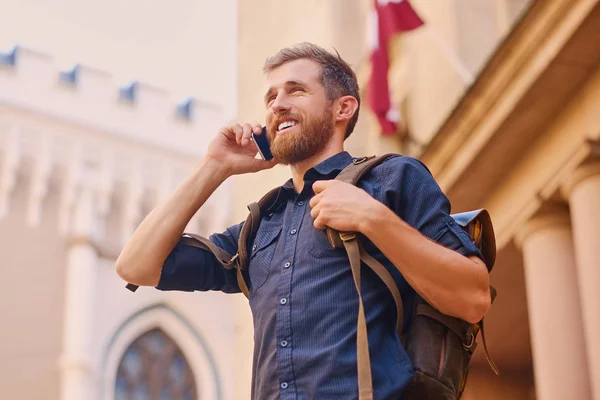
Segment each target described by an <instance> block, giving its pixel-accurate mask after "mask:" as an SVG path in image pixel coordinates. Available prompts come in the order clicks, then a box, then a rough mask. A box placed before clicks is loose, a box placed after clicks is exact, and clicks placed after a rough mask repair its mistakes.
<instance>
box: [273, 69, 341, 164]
mask: <svg viewBox="0 0 600 400" xmlns="http://www.w3.org/2000/svg"><path fill="white" fill-rule="evenodd" d="M320 74H321V66H320V65H319V64H317V63H315V62H314V61H311V60H307V59H301V60H295V61H290V62H288V63H286V64H283V65H282V66H280V67H278V68H276V69H275V70H273V71H271V73H270V74H269V77H268V85H269V89H268V90H267V93H266V95H265V105H266V107H267V115H266V124H267V130H268V135H269V140H270V142H271V152H272V153H273V155H274V156H275V158H277V160H278V161H279V162H280V163H281V164H283V165H288V164H295V163H298V162H301V161H304V160H306V159H308V158H310V157H312V156H314V155H316V154H319V153H320V152H321V151H323V150H324V149H325V147H326V145H327V144H328V142H329V140H330V139H331V137H332V136H333V127H334V121H333V115H332V102H331V101H329V100H328V99H327V96H326V94H325V88H324V87H323V85H321V83H320V82H319V76H320Z"/></svg>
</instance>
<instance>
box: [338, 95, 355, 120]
mask: <svg viewBox="0 0 600 400" xmlns="http://www.w3.org/2000/svg"><path fill="white" fill-rule="evenodd" d="M357 108H358V101H357V100H356V98H355V97H354V96H342V97H340V98H339V99H337V100H336V106H335V121H336V122H342V121H350V119H352V117H353V116H354V114H355V113H356V110H357Z"/></svg>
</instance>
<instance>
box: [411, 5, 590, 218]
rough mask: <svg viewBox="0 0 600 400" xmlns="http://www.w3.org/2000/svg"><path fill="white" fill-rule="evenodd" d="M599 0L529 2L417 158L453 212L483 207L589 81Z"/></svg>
mask: <svg viewBox="0 0 600 400" xmlns="http://www.w3.org/2000/svg"><path fill="white" fill-rule="evenodd" d="M598 2H599V1H598V0H581V1H576V2H574V1H570V0H557V1H549V2H534V3H533V5H532V6H531V8H530V9H529V10H528V12H527V13H526V14H525V15H524V16H523V18H522V19H521V21H520V22H519V23H518V24H517V25H516V27H515V28H514V29H513V31H512V32H511V33H510V34H509V35H508V36H507V37H506V39H505V40H504V41H503V42H502V43H501V45H500V46H499V48H498V50H497V51H496V52H495V53H494V54H493V56H492V57H491V58H490V60H489V62H488V63H487V65H486V66H485V67H484V68H483V70H482V72H481V73H480V75H479V77H478V79H477V80H476V81H475V82H474V84H473V85H472V86H471V88H470V89H469V90H468V91H467V92H466V93H465V94H464V96H463V98H462V99H461V100H460V101H459V103H458V104H457V106H456V107H455V109H454V110H453V111H452V112H451V114H450V115H449V117H448V118H447V119H446V120H445V121H444V123H443V124H442V126H441V128H440V129H439V130H438V132H437V134H436V135H435V136H434V138H433V139H432V141H431V142H430V143H429V144H428V146H427V147H426V148H425V149H424V151H423V153H422V154H420V155H419V158H420V159H422V160H423V161H424V162H425V163H426V164H427V166H428V167H429V168H430V170H431V171H432V173H433V174H434V176H436V179H437V180H438V182H439V183H440V186H441V187H442V188H443V190H444V191H445V192H446V193H448V195H449V197H450V198H451V200H452V202H453V205H455V206H457V208H459V209H462V208H471V207H474V206H476V205H477V204H481V203H482V202H483V200H484V198H485V196H486V194H488V193H489V189H490V188H491V187H493V185H494V184H495V182H496V181H498V180H499V179H501V178H502V174H503V172H502V169H503V167H510V165H511V163H514V162H515V161H516V160H517V159H518V158H519V157H520V155H521V154H522V152H523V151H524V150H525V149H526V148H527V147H528V146H529V145H530V144H531V143H532V142H533V141H534V140H535V138H536V137H537V136H538V135H540V134H541V133H543V127H544V125H546V124H547V123H548V122H549V121H550V120H551V119H552V118H551V117H553V116H554V115H555V114H556V113H558V111H559V110H560V106H561V105H564V104H565V102H567V101H568V100H569V99H570V97H571V96H572V95H573V94H574V93H575V92H576V91H577V90H578V89H579V88H580V86H581V84H582V83H583V82H585V80H586V79H587V78H588V77H589V75H590V74H591V72H592V71H593V67H594V66H596V65H597V63H598V61H599V60H600V51H598V50H596V49H595V48H594V46H596V44H595V43H598V41H600V28H598V27H599V26H600V25H599V24H598V20H599V18H600V17H599V15H600V12H599V8H600V7H598ZM499 167H500V168H499ZM494 170H495V171H496V172H494ZM472 182H485V183H483V184H482V185H480V186H478V185H477V184H472ZM467 193H468V195H467ZM473 193H476V194H475V195H473Z"/></svg>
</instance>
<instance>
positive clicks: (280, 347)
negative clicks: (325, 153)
mask: <svg viewBox="0 0 600 400" xmlns="http://www.w3.org/2000/svg"><path fill="white" fill-rule="evenodd" d="M298 204H299V203H294V202H293V201H290V202H289V203H288V207H286V212H287V213H290V212H291V216H290V218H289V219H287V218H286V219H287V223H286V225H287V226H284V231H285V230H287V231H288V233H289V235H287V237H286V239H285V244H284V249H283V256H284V260H285V259H287V260H288V261H286V262H285V263H284V264H283V268H282V270H281V273H280V274H279V278H278V282H277V285H278V287H277V295H278V299H279V300H278V301H279V304H280V307H278V308H277V322H276V326H277V328H276V329H277V333H276V337H277V365H278V373H279V377H280V378H281V379H282V380H283V382H282V383H281V384H280V385H281V386H280V387H281V389H282V390H283V389H287V391H286V393H288V395H289V394H290V393H291V392H290V391H292V392H293V387H294V386H293V385H294V383H293V382H294V379H295V378H294V374H293V371H294V368H293V364H292V362H293V361H292V352H291V351H292V346H291V344H290V338H291V337H292V335H293V333H292V326H291V311H292V307H291V303H290V293H291V288H292V276H293V268H290V267H291V266H292V263H293V262H294V260H295V257H296V254H295V253H296V249H297V244H298V239H299V237H300V234H299V227H300V226H301V224H302V220H303V218H304V214H305V210H306V208H305V207H296V205H298ZM303 204H305V203H303ZM283 306H285V307H283ZM282 394H283V392H282Z"/></svg>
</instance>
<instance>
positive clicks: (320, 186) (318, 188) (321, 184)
mask: <svg viewBox="0 0 600 400" xmlns="http://www.w3.org/2000/svg"><path fill="white" fill-rule="evenodd" d="M335 182H336V181H335V180H333V179H331V180H328V181H316V182H315V183H313V186H312V187H313V191H314V192H315V194H319V193H321V192H322V191H323V190H325V189H327V188H328V187H329V186H331V185H335Z"/></svg>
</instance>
